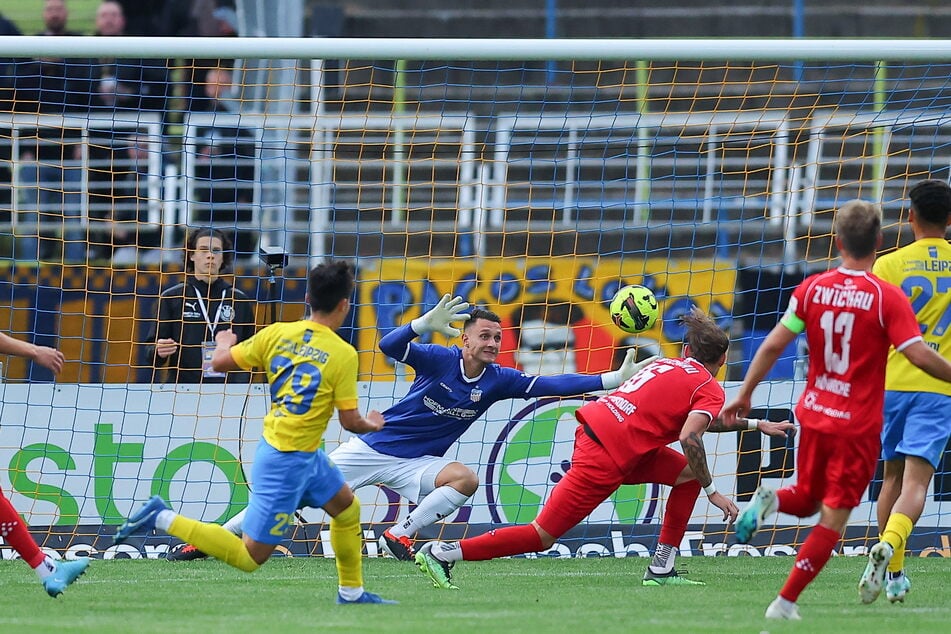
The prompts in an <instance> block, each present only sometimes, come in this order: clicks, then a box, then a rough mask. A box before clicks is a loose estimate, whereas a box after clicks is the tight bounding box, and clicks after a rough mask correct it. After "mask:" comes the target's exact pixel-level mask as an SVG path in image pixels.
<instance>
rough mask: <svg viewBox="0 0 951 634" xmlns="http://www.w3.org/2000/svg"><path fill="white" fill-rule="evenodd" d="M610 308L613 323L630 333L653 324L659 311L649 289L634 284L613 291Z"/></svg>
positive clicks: (655, 299)
mask: <svg viewBox="0 0 951 634" xmlns="http://www.w3.org/2000/svg"><path fill="white" fill-rule="evenodd" d="M610 310H611V320H612V321H613V322H614V325H615V326H617V327H618V328H620V329H621V330H623V331H624V332H629V333H631V334H632V335H636V334H637V333H639V332H644V331H645V330H647V329H649V328H650V327H651V326H653V325H654V322H656V321H657V315H658V313H659V311H658V309H657V298H656V297H654V293H652V292H651V289H649V288H647V287H646V286H638V285H636V284H632V285H631V286H625V287H623V288H621V289H620V290H619V291H618V292H617V293H615V295H614V299H612V300H611V307H610Z"/></svg>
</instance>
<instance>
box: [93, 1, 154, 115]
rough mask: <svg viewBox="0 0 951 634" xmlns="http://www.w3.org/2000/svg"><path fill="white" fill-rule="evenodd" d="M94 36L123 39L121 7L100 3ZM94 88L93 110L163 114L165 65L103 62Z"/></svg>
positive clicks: (143, 61)
mask: <svg viewBox="0 0 951 634" xmlns="http://www.w3.org/2000/svg"><path fill="white" fill-rule="evenodd" d="M96 35H99V36H103V37H117V36H122V35H126V24H125V16H124V14H123V12H122V5H120V4H119V3H118V2H116V1H115V0H103V2H102V4H100V5H99V8H98V9H97V10H96ZM97 80H98V83H97V84H96V91H97V93H98V94H97V96H96V104H95V105H96V106H98V107H101V108H122V109H131V110H151V111H154V112H161V113H164V112H165V107H166V101H167V98H168V87H169V81H168V80H169V77H168V64H167V63H166V61H165V60H157V59H149V60H146V59H135V58H122V59H102V60H100V62H99V73H98V77H97Z"/></svg>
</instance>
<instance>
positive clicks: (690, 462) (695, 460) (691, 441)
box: [680, 412, 740, 524]
mask: <svg viewBox="0 0 951 634" xmlns="http://www.w3.org/2000/svg"><path fill="white" fill-rule="evenodd" d="M709 421H710V419H709V417H707V416H706V415H705V414H701V413H697V412H692V413H690V414H689V415H688V416H687V420H686V422H684V426H683V429H681V430H680V446H681V447H682V448H683V451H684V457H686V458H687V466H688V468H689V469H690V470H691V471H692V472H693V475H694V477H695V478H696V479H697V481H698V482H699V483H700V486H701V487H703V490H704V491H706V493H707V499H708V500H709V501H710V504H713V505H714V506H715V507H717V508H718V509H720V510H721V511H723V519H724V520H728V523H731V524H732V523H733V520H735V519H736V516H737V514H738V513H739V512H740V509H738V508H737V506H736V504H734V503H733V501H732V500H730V499H728V498H726V497H725V496H724V495H723V494H722V493H719V492H718V491H717V488H716V486H715V485H714V484H713V476H711V475H710V468H709V467H708V466H707V452H706V450H705V449H704V448H703V432H704V431H706V429H707V426H708V424H709Z"/></svg>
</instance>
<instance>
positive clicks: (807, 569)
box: [779, 511, 840, 602]
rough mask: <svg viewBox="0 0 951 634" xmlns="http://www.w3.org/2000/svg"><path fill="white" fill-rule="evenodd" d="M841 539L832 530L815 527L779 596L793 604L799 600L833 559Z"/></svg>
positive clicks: (797, 556) (797, 557)
mask: <svg viewBox="0 0 951 634" xmlns="http://www.w3.org/2000/svg"><path fill="white" fill-rule="evenodd" d="M784 512H785V511H784ZM839 537H840V535H839V534H838V533H837V532H835V531H834V530H832V529H831V528H826V527H825V526H819V525H818V524H817V525H816V526H815V527H813V529H812V531H811V532H810V533H809V537H807V538H806V543H805V544H803V545H802V548H800V549H799V554H798V555H796V564H795V565H794V566H793V569H792V571H791V572H790V573H789V577H787V578H786V585H784V586H783V589H782V590H780V592H779V596H781V597H782V598H784V599H786V600H787V601H793V602H795V601H796V600H797V599H799V594H800V593H801V592H802V591H803V590H804V589H805V587H806V586H808V585H809V584H810V583H812V580H813V579H815V578H816V576H817V575H818V574H819V573H820V572H821V571H822V568H823V567H824V566H825V565H826V562H827V561H829V558H830V557H832V549H833V548H835V545H836V544H837V543H838V542H839Z"/></svg>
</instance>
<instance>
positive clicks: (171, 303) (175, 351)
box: [148, 228, 254, 383]
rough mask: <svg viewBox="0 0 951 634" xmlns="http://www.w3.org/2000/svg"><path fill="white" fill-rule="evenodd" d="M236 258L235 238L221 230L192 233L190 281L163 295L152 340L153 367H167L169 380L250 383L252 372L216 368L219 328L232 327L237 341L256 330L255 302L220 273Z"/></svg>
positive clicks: (188, 260)
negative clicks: (213, 362) (213, 357)
mask: <svg viewBox="0 0 951 634" xmlns="http://www.w3.org/2000/svg"><path fill="white" fill-rule="evenodd" d="M233 259H234V252H233V251H232V247H231V241H230V240H229V239H228V237H227V236H226V235H225V234H224V233H222V232H221V231H219V230H217V229H212V228H205V229H199V230H197V231H194V232H192V233H191V235H189V237H188V240H187V241H186V244H185V272H186V277H185V281H184V282H182V283H179V284H176V285H175V286H172V287H171V288H169V289H167V290H166V291H164V292H163V293H162V295H161V296H160V297H159V307H158V317H157V319H156V323H155V327H154V328H153V329H152V332H151V333H150V335H149V338H148V341H149V342H153V348H152V350H153V354H152V357H153V367H155V368H156V370H158V369H160V368H167V370H168V371H167V376H166V381H167V382H169V383H224V382H225V379H226V378H227V380H228V382H229V383H248V382H250V380H251V375H250V373H248V372H229V373H228V374H227V375H225V373H223V372H216V371H215V370H214V369H212V367H211V356H212V353H213V352H214V350H215V335H216V334H217V333H219V332H222V331H225V330H229V329H230V330H232V331H233V332H234V334H235V336H236V337H237V340H238V341H243V340H245V339H247V338H249V337H250V336H251V335H252V334H254V309H253V306H252V303H251V301H250V300H249V299H248V297H247V296H246V295H245V294H244V293H242V292H241V291H240V290H238V289H236V288H235V287H234V286H232V285H231V284H230V283H228V282H226V281H225V280H224V279H222V277H221V276H222V274H223V273H225V272H227V271H228V270H229V268H230V266H231V263H232V261H233ZM157 374H158V373H156V375H157ZM153 382H157V376H156V378H153Z"/></svg>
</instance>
